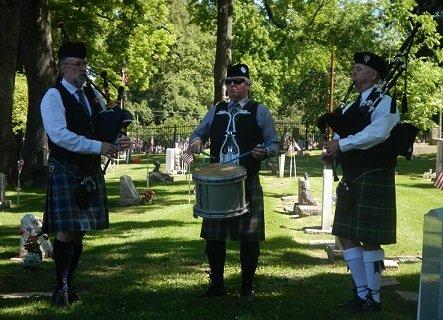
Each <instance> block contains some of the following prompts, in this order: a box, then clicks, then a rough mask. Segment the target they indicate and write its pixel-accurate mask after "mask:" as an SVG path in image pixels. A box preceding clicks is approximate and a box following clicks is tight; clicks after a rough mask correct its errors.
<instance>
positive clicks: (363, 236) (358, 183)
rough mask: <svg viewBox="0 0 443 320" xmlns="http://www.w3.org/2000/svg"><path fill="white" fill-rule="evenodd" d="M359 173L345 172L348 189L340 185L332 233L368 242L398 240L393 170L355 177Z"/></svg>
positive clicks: (378, 170) (378, 242)
mask: <svg viewBox="0 0 443 320" xmlns="http://www.w3.org/2000/svg"><path fill="white" fill-rule="evenodd" d="M360 174H361V173H348V174H345V176H344V180H345V181H346V183H347V185H348V187H349V191H341V190H340V189H339V188H337V204H336V209H335V217H334V223H333V226H332V234H334V235H336V236H339V237H343V238H346V239H350V240H354V241H358V242H363V243H367V244H391V243H395V242H396V218H397V214H396V204H395V173H394V169H391V168H389V169H375V170H369V171H368V173H366V174H364V175H362V176H361V177H360V178H357V179H356V177H358V175H360ZM355 179H356V180H355ZM353 180H355V181H353Z"/></svg>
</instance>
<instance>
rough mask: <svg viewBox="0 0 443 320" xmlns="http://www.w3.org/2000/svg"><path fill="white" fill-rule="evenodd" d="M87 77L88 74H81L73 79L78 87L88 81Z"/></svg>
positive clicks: (73, 82)
mask: <svg viewBox="0 0 443 320" xmlns="http://www.w3.org/2000/svg"><path fill="white" fill-rule="evenodd" d="M86 79H87V78H86V74H81V75H79V76H78V77H77V78H75V79H74V80H73V81H72V84H73V85H74V86H76V87H77V88H81V87H83V85H84V84H85V83H86Z"/></svg>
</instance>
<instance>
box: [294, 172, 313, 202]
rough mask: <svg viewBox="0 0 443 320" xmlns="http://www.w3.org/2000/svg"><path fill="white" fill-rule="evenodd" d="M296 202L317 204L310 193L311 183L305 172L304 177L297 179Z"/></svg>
mask: <svg viewBox="0 0 443 320" xmlns="http://www.w3.org/2000/svg"><path fill="white" fill-rule="evenodd" d="M298 204H299V205H313V206H318V203H317V201H315V199H314V196H313V195H312V193H311V183H310V181H309V177H308V175H307V174H305V176H304V178H299V179H298Z"/></svg>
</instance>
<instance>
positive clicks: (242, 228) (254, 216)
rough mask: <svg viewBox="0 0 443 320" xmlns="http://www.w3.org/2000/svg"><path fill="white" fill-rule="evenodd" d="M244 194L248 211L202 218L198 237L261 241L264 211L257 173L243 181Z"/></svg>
mask: <svg viewBox="0 0 443 320" xmlns="http://www.w3.org/2000/svg"><path fill="white" fill-rule="evenodd" d="M245 196H246V201H248V202H249V212H248V213H245V214H243V215H241V216H238V217H233V218H227V219H208V218H203V223H202V228H201V233H200V237H202V238H203V239H206V240H220V241H225V240H232V241H263V240H265V212H264V205H263V190H262V187H261V185H260V178H259V176H258V175H250V176H248V177H247V178H246V181H245Z"/></svg>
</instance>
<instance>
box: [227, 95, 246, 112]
mask: <svg viewBox="0 0 443 320" xmlns="http://www.w3.org/2000/svg"><path fill="white" fill-rule="evenodd" d="M248 102H249V97H244V98H243V99H241V100H240V101H237V103H238V104H239V105H240V107H241V108H242V109H243V108H244V106H245V105H246V104H247V103H248ZM234 103H235V102H234V101H230V102H229V104H228V105H229V106H231V105H232V104H234Z"/></svg>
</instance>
